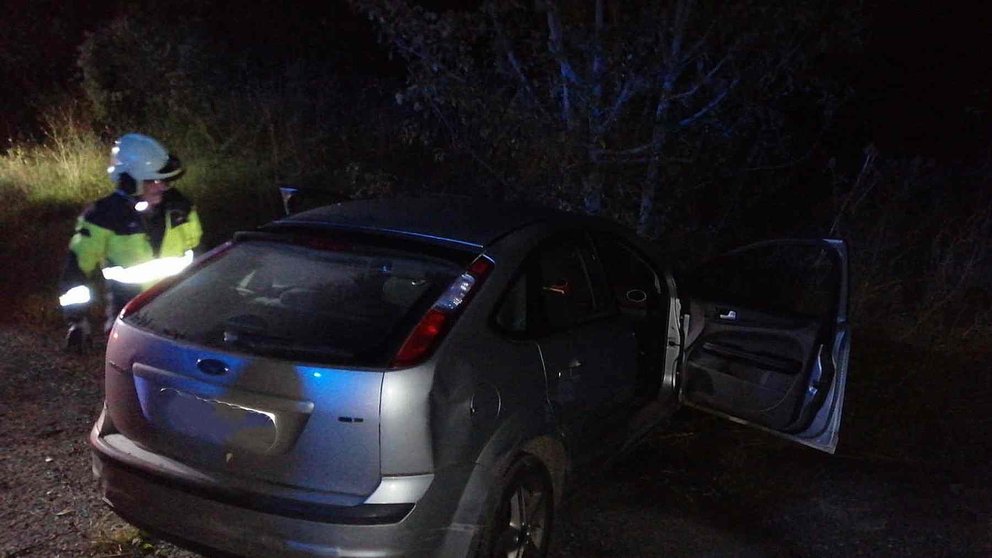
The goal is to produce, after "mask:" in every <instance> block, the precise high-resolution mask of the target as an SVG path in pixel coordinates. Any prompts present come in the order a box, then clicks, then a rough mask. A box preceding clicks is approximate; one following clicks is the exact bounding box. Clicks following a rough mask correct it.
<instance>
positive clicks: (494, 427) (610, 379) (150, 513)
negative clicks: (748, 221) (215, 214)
mask: <svg viewBox="0 0 992 558" xmlns="http://www.w3.org/2000/svg"><path fill="white" fill-rule="evenodd" d="M847 275H848V273H847V255H846V248H845V245H844V243H843V242H841V241H835V240H787V241H771V242H765V243H761V244H757V245H752V246H749V247H746V248H744V249H741V250H737V251H734V252H731V253H729V254H727V255H725V256H723V257H720V258H717V259H715V260H712V261H710V262H709V263H708V264H706V265H704V266H703V267H702V268H701V269H700V270H699V271H698V272H696V273H695V274H693V275H691V276H687V277H686V278H685V279H684V281H681V282H680V284H678V285H676V283H675V280H674V279H673V277H672V275H671V274H670V273H669V272H667V271H666V265H665V262H663V261H661V259H660V258H659V257H657V256H656V255H654V254H653V253H652V250H651V247H650V246H648V245H646V244H645V243H642V242H641V241H639V240H638V239H637V238H635V237H634V236H633V235H631V234H629V233H628V232H626V231H625V230H623V229H621V228H620V227H618V226H616V225H613V224H611V223H609V222H607V221H605V220H601V219H595V218H590V217H582V216H576V215H571V214H566V213H561V212H555V211H551V210H542V209H533V208H524V207H517V206H512V205H506V206H503V205H494V204H489V203H482V202H471V201H452V200H443V199H406V200H381V201H363V202H351V203H344V204H338V205H333V206H328V207H324V208H320V209H314V210H311V211H307V212H304V213H299V214H296V215H293V216H290V217H287V218H285V219H283V220H280V221H276V222H274V223H271V224H270V225H267V226H265V227H263V228H261V229H259V230H258V231H254V232H247V233H239V234H238V235H236V236H235V237H234V239H233V241H231V242H229V243H227V244H225V245H224V246H222V247H220V248H219V249H217V250H215V251H214V252H213V253H211V254H208V255H207V256H205V257H203V258H201V259H200V260H198V261H197V262H196V263H194V265H193V266H192V267H191V268H189V269H188V270H187V271H185V272H184V273H183V274H181V275H179V276H177V277H176V278H174V279H173V280H171V281H167V282H165V283H162V284H160V285H158V286H156V287H154V288H153V289H151V290H149V291H147V292H146V293H145V294H143V295H141V296H140V297H139V298H137V299H135V300H134V301H132V303H131V304H129V305H128V306H127V307H126V308H125V309H124V311H123V312H122V313H121V315H120V317H119V318H118V320H117V322H116V325H115V326H114V328H113V330H112V332H111V338H110V340H109V344H108V347H107V356H106V405H105V407H104V410H103V412H102V413H101V415H100V417H99V419H98V420H97V422H96V424H95V425H94V427H93V429H92V432H91V435H90V443H91V445H92V447H93V449H94V452H93V455H94V460H93V463H94V472H95V474H96V476H97V477H98V478H99V480H100V486H101V490H102V493H103V496H104V498H105V500H106V501H107V502H108V503H109V504H110V505H111V506H112V507H113V509H114V510H115V511H116V512H117V513H118V514H119V515H120V516H122V517H123V518H125V519H126V520H128V521H130V522H132V523H134V524H136V525H138V526H141V527H144V528H146V529H149V530H150V531H152V532H154V533H158V534H160V535H162V536H163V537H165V538H169V539H173V540H178V541H180V543H181V544H187V545H190V546H193V547H195V548H201V549H211V550H214V551H223V552H226V553H230V554H235V555H242V556H265V557H271V556H280V557H281V556H292V557H296V556H361V557H373V556H485V557H489V556H497V555H498V556H511V557H512V556H542V555H544V554H545V553H546V551H547V548H548V544H549V540H550V537H551V531H552V521H553V519H554V512H555V509H556V507H557V506H558V505H559V503H560V502H561V498H562V495H563V494H564V492H565V490H567V489H568V487H569V485H570V484H573V483H574V481H575V479H576V478H579V477H580V475H581V474H582V472H583V471H585V470H588V468H589V467H594V466H596V465H597V464H601V463H602V462H603V461H604V460H607V459H609V458H610V457H612V456H616V455H618V454H619V453H620V452H623V451H624V450H625V449H627V448H629V447H630V446H631V445H632V444H634V443H635V442H637V441H638V440H639V439H640V438H642V437H643V436H644V435H645V434H646V433H648V432H650V431H651V430H652V428H655V427H657V426H658V425H659V424H660V423H661V422H662V421H663V419H665V418H666V417H668V416H669V415H670V414H671V413H672V412H674V411H675V410H676V409H678V408H679V407H680V406H691V407H695V408H698V409H701V410H705V411H709V412H712V413H716V414H718V415H722V416H724V417H727V418H729V419H731V420H733V421H735V422H739V423H746V424H749V425H753V426H755V427H756V428H759V429H762V430H765V431H768V432H769V433H772V434H777V435H780V436H783V437H786V438H789V439H791V440H794V441H796V442H799V443H802V444H806V445H808V446H812V447H815V448H819V449H821V450H825V451H828V452H833V450H834V448H835V446H836V444H837V432H838V428H839V425H840V418H841V406H842V401H843V394H844V384H845V375H846V368H847V361H848V353H849V346H850V344H849V343H850V342H849V334H848V326H847V320H846V313H847V284H848V280H847ZM683 283H684V284H683ZM677 288H678V289H677Z"/></svg>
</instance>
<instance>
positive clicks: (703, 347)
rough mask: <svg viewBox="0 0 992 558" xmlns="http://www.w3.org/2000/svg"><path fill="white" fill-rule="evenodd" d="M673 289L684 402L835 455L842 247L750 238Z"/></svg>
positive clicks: (842, 325)
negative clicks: (681, 302) (684, 304)
mask: <svg viewBox="0 0 992 558" xmlns="http://www.w3.org/2000/svg"><path fill="white" fill-rule="evenodd" d="M680 287H681V288H682V289H683V290H684V291H686V292H687V293H688V297H687V298H688V307H689V327H688V331H687V332H686V335H685V340H684V347H685V348H686V351H685V353H684V355H685V360H684V366H683V373H682V378H681V380H682V381H681V387H680V392H681V396H682V401H683V403H684V404H686V405H688V406H691V407H695V408H698V409H701V410H704V411H707V412H711V413H714V414H717V415H721V416H724V417H726V418H729V419H731V420H734V421H735V422H740V423H743V424H748V425H752V426H755V427H758V428H760V429H762V430H766V431H769V432H771V433H774V434H778V435H780V436H783V437H785V438H789V439H791V440H793V441H796V442H799V443H801V444H805V445H808V446H811V447H814V448H817V449H820V450H823V451H826V452H829V453H833V452H834V450H835V448H836V447H837V435H838V431H839V429H840V418H841V408H842V406H843V401H844V386H845V382H846V375H847V362H848V356H849V353H850V332H849V329H848V324H847V305H848V294H847V293H848V269H847V246H846V244H845V243H844V242H843V241H841V240H774V241H768V242H761V243H758V244H752V245H750V246H746V247H744V248H739V249H737V250H734V251H732V252H730V253H728V254H725V255H723V256H720V257H718V258H716V259H714V260H711V261H710V262H708V263H707V264H705V265H704V266H702V267H701V268H700V269H699V270H697V271H696V272H695V273H693V274H692V275H691V276H689V277H687V278H686V280H685V281H684V283H683V284H682V285H680Z"/></svg>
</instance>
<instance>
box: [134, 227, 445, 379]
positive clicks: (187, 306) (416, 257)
mask: <svg viewBox="0 0 992 558" xmlns="http://www.w3.org/2000/svg"><path fill="white" fill-rule="evenodd" d="M462 271H463V266H462V265H459V264H458V263H456V262H454V261H451V260H449V259H445V258H441V257H437V256H434V255H427V254H426V253H424V254H422V253H417V252H410V251H400V250H394V249H390V248H384V247H376V246H371V245H346V246H340V245H338V246H333V247H331V248H330V249H327V247H326V246H325V247H324V248H322V249H314V248H311V247H307V246H303V245H298V244H294V243H286V242H272V241H248V242H238V243H235V244H234V246H233V247H231V248H230V249H229V250H228V251H227V252H225V253H224V254H223V255H222V256H221V257H219V258H217V259H216V260H215V261H212V262H210V263H209V264H208V265H206V266H204V267H202V268H200V269H199V270H197V271H195V272H193V273H192V274H191V275H190V276H189V277H187V278H185V279H183V280H182V281H181V282H179V283H178V284H176V285H175V286H173V287H171V288H169V289H168V290H166V291H165V292H163V293H162V294H160V295H159V296H157V297H156V298H154V299H153V300H152V301H151V302H149V303H148V304H147V305H145V306H144V307H142V308H141V309H140V310H138V311H137V312H135V313H134V314H132V315H130V316H128V317H127V318H126V321H127V322H128V323H131V324H133V325H136V326H138V327H141V328H144V329H147V330H151V331H153V332H156V333H158V334H161V335H164V336H168V337H171V338H174V339H177V340H182V341H187V342H191V343H195V344H199V345H205V346H210V347H220V348H225V349H228V350H235V351H239V352H247V353H251V354H257V355H261V356H269V357H276V358H285V359H289V360H294V361H304V362H319V363H327V364H344V365H355V366H382V365H384V364H385V363H387V362H388V360H389V359H390V358H391V357H392V356H393V353H394V352H395V351H396V349H397V348H398V347H399V345H400V344H401V343H402V342H403V340H404V339H405V338H406V336H407V335H408V334H409V332H410V330H411V329H412V328H413V326H414V325H416V323H417V321H418V320H419V319H420V318H421V317H422V316H423V314H424V313H425V312H426V310H427V308H429V307H430V305H431V304H432V303H433V302H434V300H435V299H436V298H437V297H438V296H439V295H440V294H441V293H442V292H443V291H444V289H445V288H446V287H447V286H448V285H449V284H451V282H452V281H453V280H454V279H455V278H456V277H457V276H458V275H459V274H460V273H461V272H462Z"/></svg>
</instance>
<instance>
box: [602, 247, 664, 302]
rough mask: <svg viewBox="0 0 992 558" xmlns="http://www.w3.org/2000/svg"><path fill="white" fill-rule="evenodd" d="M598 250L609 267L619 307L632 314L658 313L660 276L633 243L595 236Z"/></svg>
mask: <svg viewBox="0 0 992 558" xmlns="http://www.w3.org/2000/svg"><path fill="white" fill-rule="evenodd" d="M594 244H595V246H596V253H597V255H598V256H599V260H600V262H602V267H603V269H605V270H606V275H607V278H608V279H609V286H610V291H611V293H610V294H611V295H612V298H613V300H614V301H615V303H616V305H617V307H618V308H620V311H621V312H622V313H623V314H624V315H626V316H628V317H633V318H643V317H647V316H648V315H649V314H655V313H657V311H658V310H659V308H660V307H661V304H660V303H661V295H662V293H663V291H662V287H661V279H660V278H659V277H658V274H657V273H655V271H654V269H653V268H652V267H651V266H650V265H648V264H647V262H645V261H644V259H642V258H641V256H640V255H638V254H637V252H635V251H634V250H633V249H632V248H631V247H629V246H627V245H626V244H624V243H622V242H620V241H618V240H616V239H613V238H610V237H602V236H601V237H596V238H595V239H594Z"/></svg>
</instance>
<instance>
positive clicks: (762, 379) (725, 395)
mask: <svg viewBox="0 0 992 558" xmlns="http://www.w3.org/2000/svg"><path fill="white" fill-rule="evenodd" d="M691 304H692V305H693V308H691V313H692V315H694V316H705V319H703V320H701V321H702V327H701V328H700V329H698V330H697V331H696V332H695V333H696V338H695V339H694V340H693V342H692V343H691V345H690V348H689V351H688V354H687V358H686V369H687V370H686V371H687V374H686V378H687V383H686V386H685V396H686V399H687V400H689V401H691V402H693V403H697V404H701V405H705V406H708V407H712V408H714V409H716V410H719V411H723V412H725V413H727V414H731V413H732V414H733V415H734V416H737V417H740V418H742V419H745V420H748V421H751V422H755V423H757V424H761V425H763V426H767V427H769V428H773V429H776V430H785V429H789V428H790V425H792V424H793V423H794V421H795V420H796V418H797V417H798V415H799V413H800V411H801V407H802V403H803V401H804V395H805V392H806V386H807V383H808V378H807V377H806V376H807V374H806V373H805V371H806V370H807V369H808V368H809V366H808V363H809V359H811V358H813V356H814V355H815V348H816V341H817V333H818V330H819V324H818V323H817V322H816V321H815V320H805V319H800V318H794V317H789V316H779V315H772V314H768V313H766V312H758V311H754V310H750V309H746V308H740V307H730V306H727V305H725V304H718V303H713V302H706V301H698V300H693V301H692V303H691ZM731 310H732V311H733V313H734V314H733V315H734V319H720V318H719V316H720V315H724V316H726V315H728V314H729V311H731Z"/></svg>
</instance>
